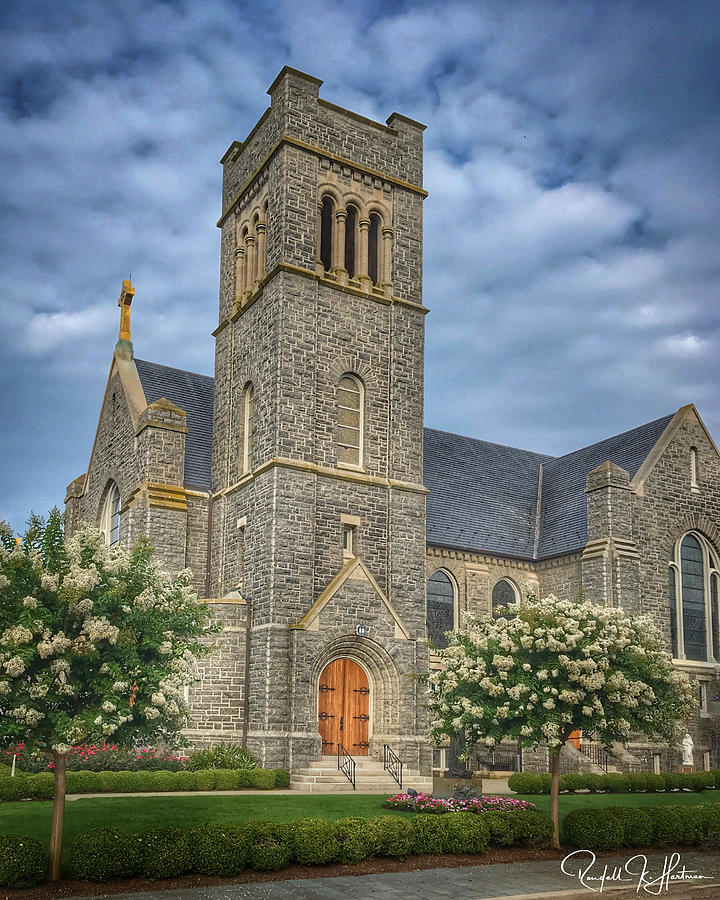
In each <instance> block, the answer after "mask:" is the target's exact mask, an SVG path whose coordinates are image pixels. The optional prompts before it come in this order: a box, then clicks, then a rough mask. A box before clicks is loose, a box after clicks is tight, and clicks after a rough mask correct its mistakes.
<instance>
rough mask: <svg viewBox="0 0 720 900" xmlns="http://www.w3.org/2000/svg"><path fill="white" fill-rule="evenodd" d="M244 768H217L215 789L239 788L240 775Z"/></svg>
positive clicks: (232, 789) (230, 789)
mask: <svg viewBox="0 0 720 900" xmlns="http://www.w3.org/2000/svg"><path fill="white" fill-rule="evenodd" d="M241 771H243V770H242V769H215V790H216V791H235V790H237V788H238V775H239V774H240V772H241Z"/></svg>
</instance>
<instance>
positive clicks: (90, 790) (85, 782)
mask: <svg viewBox="0 0 720 900" xmlns="http://www.w3.org/2000/svg"><path fill="white" fill-rule="evenodd" d="M100 778H101V776H100V773H99V772H68V773H67V776H66V779H65V789H66V790H67V792H68V794H99V793H100V791H101V790H102V788H101V781H100Z"/></svg>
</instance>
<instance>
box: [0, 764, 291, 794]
mask: <svg viewBox="0 0 720 900" xmlns="http://www.w3.org/2000/svg"><path fill="white" fill-rule="evenodd" d="M66 779H67V780H66V790H67V793H68V794H102V793H123V794H127V793H146V792H153V791H236V790H240V789H242V788H255V789H259V790H263V791H266V790H271V789H272V788H286V787H288V786H289V784H290V773H289V772H288V771H287V769H202V770H200V771H197V772H68V773H67V776H66ZM54 791H55V776H54V775H52V774H51V773H49V772H42V773H40V774H38V775H22V774H16V775H15V777H14V778H8V777H6V776H5V775H0V800H51V799H52V797H53V793H54Z"/></svg>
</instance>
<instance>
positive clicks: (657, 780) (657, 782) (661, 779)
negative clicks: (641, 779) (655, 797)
mask: <svg viewBox="0 0 720 900" xmlns="http://www.w3.org/2000/svg"><path fill="white" fill-rule="evenodd" d="M645 789H646V790H647V791H652V792H653V793H657V792H658V791H664V790H665V776H664V775H655V774H650V775H646V776H645Z"/></svg>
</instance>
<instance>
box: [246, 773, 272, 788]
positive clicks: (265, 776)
mask: <svg viewBox="0 0 720 900" xmlns="http://www.w3.org/2000/svg"><path fill="white" fill-rule="evenodd" d="M250 774H251V776H252V786H253V787H254V788H257V789H258V790H259V791H269V790H271V789H272V788H274V787H275V773H274V772H271V771H270V770H269V769H253V770H252V772H251V773H250Z"/></svg>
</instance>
